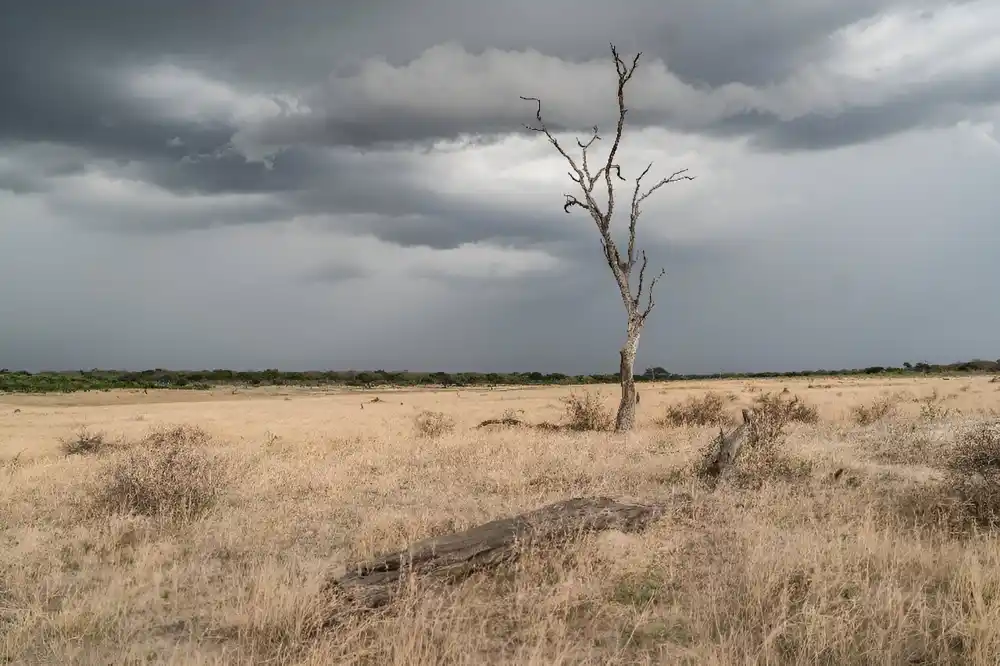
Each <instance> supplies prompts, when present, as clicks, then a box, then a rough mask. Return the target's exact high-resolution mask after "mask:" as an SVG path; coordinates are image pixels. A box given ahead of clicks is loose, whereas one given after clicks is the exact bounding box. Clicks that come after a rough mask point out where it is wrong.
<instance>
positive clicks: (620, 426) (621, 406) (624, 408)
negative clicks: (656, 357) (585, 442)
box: [615, 320, 642, 432]
mask: <svg viewBox="0 0 1000 666" xmlns="http://www.w3.org/2000/svg"><path fill="white" fill-rule="evenodd" d="M640 333H642V324H641V323H639V322H636V321H635V320H631V321H629V325H628V337H627V338H626V340H625V346H624V347H622V349H621V352H620V354H621V365H620V366H619V369H618V373H619V381H620V382H621V385H622V399H621V402H620V403H618V416H617V417H616V418H615V432H627V431H629V430H631V429H632V427H633V426H634V425H635V406H636V403H637V402H638V401H637V400H636V391H635V355H636V352H637V351H638V350H639V334H640Z"/></svg>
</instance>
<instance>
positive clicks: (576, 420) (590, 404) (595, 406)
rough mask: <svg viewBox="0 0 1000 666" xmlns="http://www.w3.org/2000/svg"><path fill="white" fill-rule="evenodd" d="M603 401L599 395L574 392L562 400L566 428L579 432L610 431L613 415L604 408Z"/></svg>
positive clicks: (587, 392)
mask: <svg viewBox="0 0 1000 666" xmlns="http://www.w3.org/2000/svg"><path fill="white" fill-rule="evenodd" d="M603 400H604V397H603V396H602V395H601V394H600V393H591V392H590V391H583V392H582V393H576V392H574V393H570V394H569V395H568V396H566V397H565V398H562V403H563V406H564V407H565V409H566V428H567V429H569V430H576V431H579V432H586V431H592V430H610V429H611V424H612V423H613V422H614V415H613V414H612V413H611V410H610V409H608V408H607V407H605V406H604V401H603Z"/></svg>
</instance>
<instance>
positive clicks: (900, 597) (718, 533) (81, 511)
mask: <svg viewBox="0 0 1000 666" xmlns="http://www.w3.org/2000/svg"><path fill="white" fill-rule="evenodd" d="M639 389H640V393H641V397H642V401H641V405H640V409H639V420H640V422H639V426H638V428H637V429H636V430H635V431H634V432H632V433H630V434H628V435H627V436H622V435H615V434H613V433H609V432H577V431H569V430H553V431H541V430H536V429H530V428H523V427H488V428H477V425H478V424H479V423H480V422H481V421H483V420H486V419H490V418H499V417H501V416H504V415H506V416H509V417H511V416H513V417H516V418H518V419H521V420H523V421H526V422H529V423H539V422H543V421H547V422H551V423H560V422H565V420H566V415H565V413H564V412H565V405H564V402H563V401H562V399H563V398H565V397H566V396H568V395H569V394H570V393H571V392H576V393H577V394H579V392H580V391H582V390H584V389H582V388H566V387H558V388H524V389H520V388H517V389H498V390H487V389H485V388H468V389H458V390H455V389H451V390H424V391H393V390H380V391H368V392H358V391H346V390H344V391H332V390H330V391H318V390H306V389H281V388H269V389H253V390H245V389H238V390H237V389H215V390H212V391H204V392H202V391H149V392H148V393H144V392H142V391H110V392H90V393H79V394H65V395H0V662H3V661H4V660H6V662H7V663H17V664H126V663H128V664H132V663H135V664H138V663H171V664H258V663H275V664H279V663H280V664H317V665H319V664H415V665H422V664H487V663H511V664H647V663H657V664H658V663H663V664H708V665H710V664H818V663H823V664H862V663H867V664H907V663H910V664H948V663H951V664H960V663H961V664H996V663H1000V661H998V660H1000V657H998V656H997V655H1000V537H998V536H997V533H996V532H994V531H992V530H991V529H989V528H988V527H977V526H976V525H974V524H965V523H962V521H961V520H960V518H961V512H962V508H961V507H957V506H956V504H955V500H954V497H952V496H951V495H950V494H949V492H948V486H947V480H948V478H949V476H948V474H949V472H948V461H949V460H950V457H951V455H952V453H951V452H952V451H953V450H954V448H955V447H956V446H959V445H960V444H961V442H962V441H966V440H967V439H968V437H970V435H969V433H972V432H980V433H982V432H986V431H983V430H982V428H983V427H984V426H983V424H989V423H992V422H995V421H996V415H997V412H998V411H1000V383H995V382H991V380H990V378H989V377H953V378H942V377H937V378H913V377H873V378H858V377H841V378H817V377H812V378H809V379H795V380H791V379H781V380H778V379H775V380H748V381H711V382H709V381H704V382H694V381H691V382H668V383H657V384H642V385H640V387H639ZM786 389H787V390H786ZM586 390H589V391H590V392H591V393H592V394H595V393H599V394H600V395H601V396H602V398H601V399H602V401H603V402H604V403H605V404H606V406H607V408H608V409H609V410H610V409H612V408H613V407H614V406H615V405H616V402H617V398H616V396H617V388H616V387H612V386H599V387H589V388H588V389H586ZM708 393H712V394H714V395H717V396H720V397H721V399H722V402H723V404H724V411H725V412H726V413H727V414H728V415H730V416H735V415H737V414H739V412H740V408H741V407H746V406H751V405H753V404H754V402H755V400H757V399H758V398H759V396H760V395H763V394H767V393H771V394H772V395H781V396H786V397H790V396H798V398H800V399H801V401H803V402H804V403H805V404H806V405H808V406H813V407H815V408H816V411H817V414H818V420H817V421H815V422H811V423H809V422H807V423H800V422H793V423H789V424H788V426H787V429H786V436H784V437H782V438H781V442H780V449H781V455H782V461H783V463H782V465H781V466H780V467H781V470H782V471H780V473H779V471H778V470H777V468H775V469H771V470H769V469H759V470H758V471H757V472H752V473H751V472H748V473H747V474H745V475H743V476H742V477H740V478H739V479H738V480H733V481H727V482H724V483H722V484H720V485H718V486H717V487H712V486H710V485H708V484H706V483H705V482H703V481H702V480H700V479H699V478H698V476H697V475H696V474H695V472H694V470H695V468H696V467H697V461H698V460H699V457H700V456H701V452H702V450H703V449H704V447H705V446H706V445H707V444H708V443H709V442H710V441H711V440H712V438H713V436H714V434H716V433H717V432H718V425H715V424H705V425H697V424H695V425H690V424H679V425H678V424H675V423H671V422H669V420H665V419H666V415H667V411H668V407H670V406H675V407H676V406H678V405H683V404H685V401H687V400H689V399H692V398H694V399H701V398H703V396H705V395H706V394H708ZM375 397H377V398H378V401H377V402H372V400H373V399H374V398H375ZM859 408H860V409H859ZM427 412H436V413H438V415H433V414H432V415H428V414H427ZM421 414H423V416H421ZM675 421H676V419H675ZM977 428H978V429H979V430H978V431H977ZM963 438H965V439H963ZM997 441H1000V435H998V437H997ZM987 444H989V443H988V442H987ZM163 451H169V452H172V453H163ZM171 456H173V457H171ZM789 461H791V462H789ZM576 496H607V497H612V498H615V499H622V500H633V501H637V502H662V503H664V504H665V505H666V506H668V507H670V510H668V511H667V512H666V514H665V515H664V516H663V517H662V518H661V519H660V520H658V521H657V522H655V523H654V524H653V525H652V526H650V527H649V528H647V529H646V530H645V531H643V532H641V533H635V534H624V533H620V532H604V533H600V534H592V535H583V536H581V537H579V538H577V539H575V540H573V541H572V542H570V543H563V544H556V545H553V546H551V547H549V548H546V549H539V550H534V551H532V552H528V553H525V554H524V556H523V557H522V558H521V559H520V560H519V561H518V563H517V564H516V566H515V567H514V568H513V569H511V570H510V571H506V572H504V573H503V574H502V575H501V574H499V573H497V574H494V573H492V572H486V573H483V574H481V575H477V576H474V577H473V578H471V579H468V580H466V581H464V582H462V583H460V584H455V585H450V586H437V587H434V586H431V587H421V586H420V585H418V584H417V583H416V582H415V583H414V584H413V586H412V587H411V589H409V590H408V591H404V592H403V594H402V595H401V597H400V598H399V599H398V600H397V601H396V602H395V603H393V604H392V605H390V606H388V607H387V608H383V609H380V610H378V611H371V612H360V611H358V612H350V611H349V610H346V609H343V608H336V601H331V600H330V598H329V597H328V595H325V594H323V593H322V589H323V584H324V580H326V578H327V577H329V576H331V575H337V574H338V572H343V571H345V570H346V568H347V567H350V566H351V565H352V564H356V563H359V562H362V561H364V560H367V559H370V558H372V557H373V556H375V555H378V554H380V553H383V552H387V551H392V550H397V549H401V548H404V547H405V546H406V545H407V544H408V543H411V542H412V541H414V540H418V539H422V538H425V537H428V536H433V535H440V534H444V533H447V532H451V531H455V530H461V529H465V528H468V527H471V526H473V525H476V524H479V523H482V522H485V521H488V520H492V519H495V518H499V517H504V516H509V515H513V514H516V513H520V512H523V511H527V510H531V509H534V508H537V507H540V506H542V505H545V504H548V503H551V502H554V501H557V500H561V499H566V498H570V497H576ZM956 516H957V517H956ZM331 618H336V621H331Z"/></svg>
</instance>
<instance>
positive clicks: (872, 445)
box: [859, 422, 952, 467]
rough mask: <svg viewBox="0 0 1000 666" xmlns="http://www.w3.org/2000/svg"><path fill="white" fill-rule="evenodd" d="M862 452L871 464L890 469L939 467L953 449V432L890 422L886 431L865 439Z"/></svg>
mask: <svg viewBox="0 0 1000 666" xmlns="http://www.w3.org/2000/svg"><path fill="white" fill-rule="evenodd" d="M859 443H861V444H862V447H861V448H862V450H863V451H864V452H865V453H866V454H868V455H870V456H871V459H872V460H876V461H878V462H881V463H888V464H890V465H924V466H930V467H935V466H940V463H942V461H943V456H944V455H945V454H946V453H947V452H948V450H949V449H950V448H951V445H952V439H951V436H950V432H941V431H938V430H936V429H934V428H932V427H930V426H929V425H928V424H922V423H916V422H903V423H901V422H890V423H887V424H886V427H885V428H880V429H878V431H876V432H872V433H869V434H867V435H863V436H862V437H861V438H860V439H859Z"/></svg>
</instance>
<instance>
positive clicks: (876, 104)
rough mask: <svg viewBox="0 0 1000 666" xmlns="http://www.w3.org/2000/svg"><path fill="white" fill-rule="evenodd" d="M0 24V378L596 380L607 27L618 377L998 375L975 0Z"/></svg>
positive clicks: (53, 3)
mask: <svg viewBox="0 0 1000 666" xmlns="http://www.w3.org/2000/svg"><path fill="white" fill-rule="evenodd" d="M0 4H2V5H3V7H2V16H3V19H2V20H0V43H3V44H4V47H3V48H4V52H5V54H4V56H3V58H2V59H0V367H7V368H11V369H15V368H17V369H30V370H40V369H75V368H91V367H114V368H133V369H135V368H146V367H169V368H202V367H230V368H266V367H276V368H282V369H289V370H290V369H323V368H336V369H347V368H356V369H361V368H368V369H374V368H386V369H412V370H451V371H457V370H482V371H509V370H541V371H547V372H553V371H558V372H572V373H577V372H611V371H614V370H615V369H616V368H617V349H618V348H619V347H620V346H621V344H622V342H623V339H624V328H625V319H624V309H623V306H622V304H621V302H620V297H619V295H618V290H617V288H616V286H615V284H614V280H613V278H612V276H611V273H610V271H609V269H608V267H607V266H606V265H605V264H604V263H603V257H602V254H601V249H600V244H599V241H598V236H597V232H596V229H595V227H594V223H593V222H592V221H591V220H590V219H589V218H588V217H587V216H586V215H585V214H584V213H583V212H582V211H581V210H579V209H575V210H574V212H573V214H571V215H567V214H564V213H563V210H562V202H563V196H562V195H563V193H564V192H568V191H571V187H572V186H573V184H572V183H571V182H569V180H568V178H567V175H566V165H565V164H564V163H563V162H562V161H561V160H562V158H561V157H559V156H558V154H556V153H555V152H554V151H553V149H552V147H551V146H549V145H548V144H546V143H545V142H544V138H543V137H539V136H538V135H534V134H531V133H529V132H527V131H526V130H525V129H524V128H523V127H522V123H525V122H529V121H531V120H532V115H533V111H534V109H533V107H532V106H531V104H527V103H525V102H523V101H521V100H520V99H519V96H520V95H527V96H537V97H540V98H542V99H543V101H544V104H545V106H544V111H545V117H546V120H547V121H548V122H549V123H550V124H551V125H552V126H554V127H559V128H563V129H565V130H566V131H567V132H570V134H567V135H566V136H567V138H566V141H569V143H570V145H574V144H573V141H572V139H571V137H572V133H573V132H575V131H576V130H579V131H581V132H583V133H585V132H586V129H587V128H589V127H591V126H592V125H594V124H595V123H598V124H599V125H600V126H601V127H602V128H604V129H605V130H606V132H605V133H607V131H611V130H612V129H613V128H612V126H611V125H610V122H611V120H612V119H613V114H614V110H615V97H614V95H615V91H614V85H615V74H614V66H613V64H612V62H611V60H610V52H609V47H608V42H609V41H614V42H615V43H616V44H617V45H618V47H619V48H620V49H621V51H622V52H623V54H624V55H625V56H626V57H631V55H632V54H634V53H635V52H636V51H638V50H641V51H642V52H643V57H642V60H641V61H640V66H639V70H638V71H637V73H636V76H635V78H634V79H633V81H632V83H631V84H630V88H629V91H628V94H629V107H630V109H631V111H630V115H629V117H630V120H631V122H630V124H628V125H627V127H626V136H625V141H624V144H623V148H622V151H623V152H622V154H621V160H620V161H621V165H622V173H623V175H624V176H626V177H631V178H634V177H635V176H636V175H638V172H639V171H641V169H642V168H643V167H644V166H645V164H646V163H647V162H649V161H653V162H654V166H653V171H652V172H651V176H650V178H652V177H653V175H659V176H660V177H663V176H666V175H669V174H670V173H671V172H673V171H675V170H677V169H681V168H687V169H689V170H690V173H691V174H693V175H695V176H696V177H697V179H696V180H695V181H693V182H682V183H677V184H673V185H670V186H669V187H667V188H664V189H662V190H660V191H659V192H657V194H655V195H654V196H653V197H652V198H651V199H650V200H649V201H648V203H647V205H646V206H645V208H644V213H643V217H642V220H641V222H640V228H639V242H640V244H641V245H642V246H643V247H644V248H645V249H646V251H647V253H648V254H649V256H650V258H651V261H652V262H653V263H654V264H655V265H662V266H663V267H664V268H665V269H666V271H667V275H666V277H665V278H664V279H663V280H662V281H661V283H660V285H659V288H658V291H657V296H658V299H657V303H658V305H657V307H656V309H655V310H654V311H653V314H652V315H651V316H650V318H649V320H648V322H647V326H646V329H645V332H644V334H643V338H642V341H641V346H640V353H639V361H638V364H637V365H638V367H637V370H638V371H640V372H641V371H642V369H643V368H645V367H647V366H651V365H660V366H664V367H666V368H668V369H669V370H672V371H674V372H715V371H720V370H729V371H741V370H785V369H800V368H835V367H836V368H839V367H857V366H866V365H872V364H894V365H898V364H901V363H902V362H903V361H912V362H916V361H921V360H927V361H930V362H950V361H954V360H964V359H968V358H973V357H982V358H988V359H996V358H998V357H1000V338H998V333H997V332H998V331H1000V308H998V307H997V302H996V300H997V297H996V291H997V287H998V284H1000V261H998V260H997V258H998V257H1000V187H998V184H1000V3H998V2H996V1H995V0H978V1H975V0H974V1H963V2H944V1H935V0H928V1H927V2H920V3H915V2H891V1H890V0H801V1H797V2H777V1H774V0H762V1H761V2H755V3H747V2H736V0H714V1H712V2H698V3H695V2H690V1H681V0H629V1H628V2H621V3H609V2H606V1H605V0H601V1H597V0H572V1H571V0H547V1H545V2H538V1H537V0H534V1H532V2H528V1H527V0H506V2H503V3H500V2H486V1H485V0H421V1H420V2H403V1H402V0H366V1H364V2H362V1H361V0H338V1H337V2H330V1H329V0H284V1H283V2H275V1H272V0H211V1H206V0H173V1H172V2H159V3H153V2H136V1H135V0H91V1H90V2H85V3H84V2H79V0H74V1H72V2H71V1H70V0H62V1H60V0H32V1H31V2H15V0H0ZM604 143H605V144H607V143H608V142H607V141H605V142H604ZM623 221H624V220H622V219H618V220H617V228H618V231H619V233H621V232H622V231H623V229H622V222H623ZM618 237H619V238H621V236H620V235H619V236H618Z"/></svg>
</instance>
